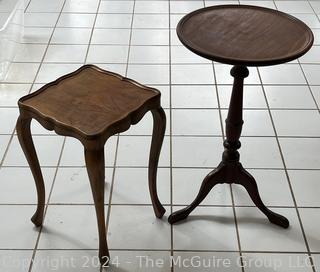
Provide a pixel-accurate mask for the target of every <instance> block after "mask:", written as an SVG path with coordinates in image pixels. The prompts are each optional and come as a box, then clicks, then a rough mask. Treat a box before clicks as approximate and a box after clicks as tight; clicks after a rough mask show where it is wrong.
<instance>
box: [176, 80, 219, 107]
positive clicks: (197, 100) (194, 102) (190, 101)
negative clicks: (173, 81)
mask: <svg viewBox="0 0 320 272" xmlns="http://www.w3.org/2000/svg"><path fill="white" fill-rule="evenodd" d="M171 96H172V108H217V107H218V102H217V94H216V88H215V86H213V85H211V86H201V85H193V86H188V85H182V86H172V88H171Z"/></svg>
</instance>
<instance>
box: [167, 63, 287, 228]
mask: <svg viewBox="0 0 320 272" xmlns="http://www.w3.org/2000/svg"><path fill="white" fill-rule="evenodd" d="M231 75H232V76H233V77H234V82H233V89H232V94H231V100H230V105H229V111H228V117H227V120H226V140H225V141H224V144H223V145H224V147H225V150H224V152H223V155H222V162H221V163H220V164H219V166H218V167H217V168H216V169H215V170H214V171H212V172H211V173H209V174H208V175H207V176H206V178H205V179H204V180H203V182H202V186H201V188H200V191H199V193H198V195H197V197H196V199H195V200H194V201H193V202H192V203H191V204H190V205H189V206H187V207H186V208H184V209H181V210H179V211H176V212H174V213H173V214H171V215H170V216H169V218H168V221H169V223H171V224H174V223H176V222H178V221H181V220H183V219H186V218H187V217H188V215H189V214H190V213H191V212H192V211H193V210H194V209H195V208H196V207H197V206H198V205H199V204H200V203H201V202H202V201H203V200H204V199H205V197H206V196H207V195H208V193H209V192H210V190H211V189H212V188H213V187H214V186H215V185H216V184H219V183H229V184H232V183H236V184H240V185H242V186H244V187H245V189H246V190H247V191H248V193H249V195H250V197H251V199H252V201H253V202H254V203H255V205H256V206H257V207H258V208H259V209H260V210H261V211H262V212H263V213H264V214H265V215H266V216H267V217H268V219H269V221H270V222H271V223H274V224H276V225H279V226H281V227H283V228H287V227H288V226H289V221H288V220H287V219H286V218H285V217H283V216H282V215H279V214H277V213H274V212H272V211H271V210H269V209H268V208H267V207H266V206H265V205H264V204H263V202H262V200H261V198H260V195H259V191H258V186H257V183H256V181H255V179H254V178H253V177H252V176H251V175H250V174H249V173H248V172H247V171H246V170H245V169H244V168H243V166H242V165H241V163H240V154H239V151H238V149H239V148H240V147H241V143H240V141H239V139H240V136H241V131H242V125H243V120H242V109H243V82H244V79H245V78H246V77H247V76H248V75H249V71H248V69H247V67H245V66H234V67H233V68H232V69H231Z"/></svg>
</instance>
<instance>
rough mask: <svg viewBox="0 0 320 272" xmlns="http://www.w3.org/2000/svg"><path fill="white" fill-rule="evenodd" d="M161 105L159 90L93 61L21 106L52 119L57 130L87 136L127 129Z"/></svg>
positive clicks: (20, 101)
mask: <svg viewBox="0 0 320 272" xmlns="http://www.w3.org/2000/svg"><path fill="white" fill-rule="evenodd" d="M158 106H160V92H159V91H158V90H156V89H154V88H149V87H147V86H144V85H142V84H139V83H138V82H136V81H134V80H131V79H128V78H124V77H122V76H120V75H118V74H115V73H112V72H108V71H104V70H102V69H100V68H98V67H96V66H93V65H85V66H83V67H81V68H80V69H78V70H77V71H75V72H73V73H71V74H68V75H65V76H63V77H61V78H59V79H57V80H56V81H54V82H51V83H49V84H47V85H45V86H44V87H42V88H41V89H40V90H38V91H37V92H34V93H31V94H29V95H27V96H24V97H22V98H21V99H20V100H19V107H20V109H23V110H25V111H27V112H31V113H33V115H34V118H36V117H38V119H37V118H36V119H37V120H45V121H46V122H49V123H50V124H51V126H53V127H54V129H55V130H56V132H57V131H70V132H72V134H73V135H80V136H81V137H82V138H86V139H92V138H96V137H100V136H104V135H113V134H115V133H118V132H122V131H125V130H127V129H128V127H129V126H130V125H131V124H135V123H137V122H138V121H139V120H140V119H141V118H142V117H143V115H144V114H145V113H146V112H147V111H148V110H150V109H153V108H157V107H158ZM69 134H70V135H71V133H69Z"/></svg>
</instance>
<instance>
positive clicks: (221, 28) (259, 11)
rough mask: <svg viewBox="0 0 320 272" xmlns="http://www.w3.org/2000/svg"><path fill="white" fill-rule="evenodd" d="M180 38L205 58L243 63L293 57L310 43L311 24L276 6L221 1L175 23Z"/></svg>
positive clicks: (274, 61) (267, 62) (282, 60)
mask: <svg viewBox="0 0 320 272" xmlns="http://www.w3.org/2000/svg"><path fill="white" fill-rule="evenodd" d="M177 34H178V37H179V39H180V41H181V42H182V43H183V44H184V45H185V46H186V47H187V48H189V49H190V50H191V51H193V52H194V53H196V54H198V55H200V56H202V57H205V58H207V59H210V60H213V61H217V62H221V63H226V64H231V65H245V66H266V65H274V64H280V63H285V62H289V61H292V60H294V59H296V58H299V57H301V56H302V55H303V54H305V53H306V52H307V51H308V50H309V49H310V48H311V46H312V44H313V34H312V31H311V30H310V28H309V27H308V26H307V25H306V24H304V23H303V22H301V21H300V20H298V19H297V18H295V17H293V16H291V15H288V14H286V13H283V12H279V11H277V10H273V9H268V8H263V7H256V6H248V5H221V6H212V7H207V8H203V9H199V10H196V11H194V12H191V13H189V14H187V15H186V16H184V17H183V18H182V19H181V21H180V22H179V24H178V27H177Z"/></svg>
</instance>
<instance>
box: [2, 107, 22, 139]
mask: <svg viewBox="0 0 320 272" xmlns="http://www.w3.org/2000/svg"><path fill="white" fill-rule="evenodd" d="M18 116H19V110H18V109H17V108H0V123H1V126H0V134H12V132H13V131H14V129H15V124H16V121H17V118H18Z"/></svg>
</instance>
